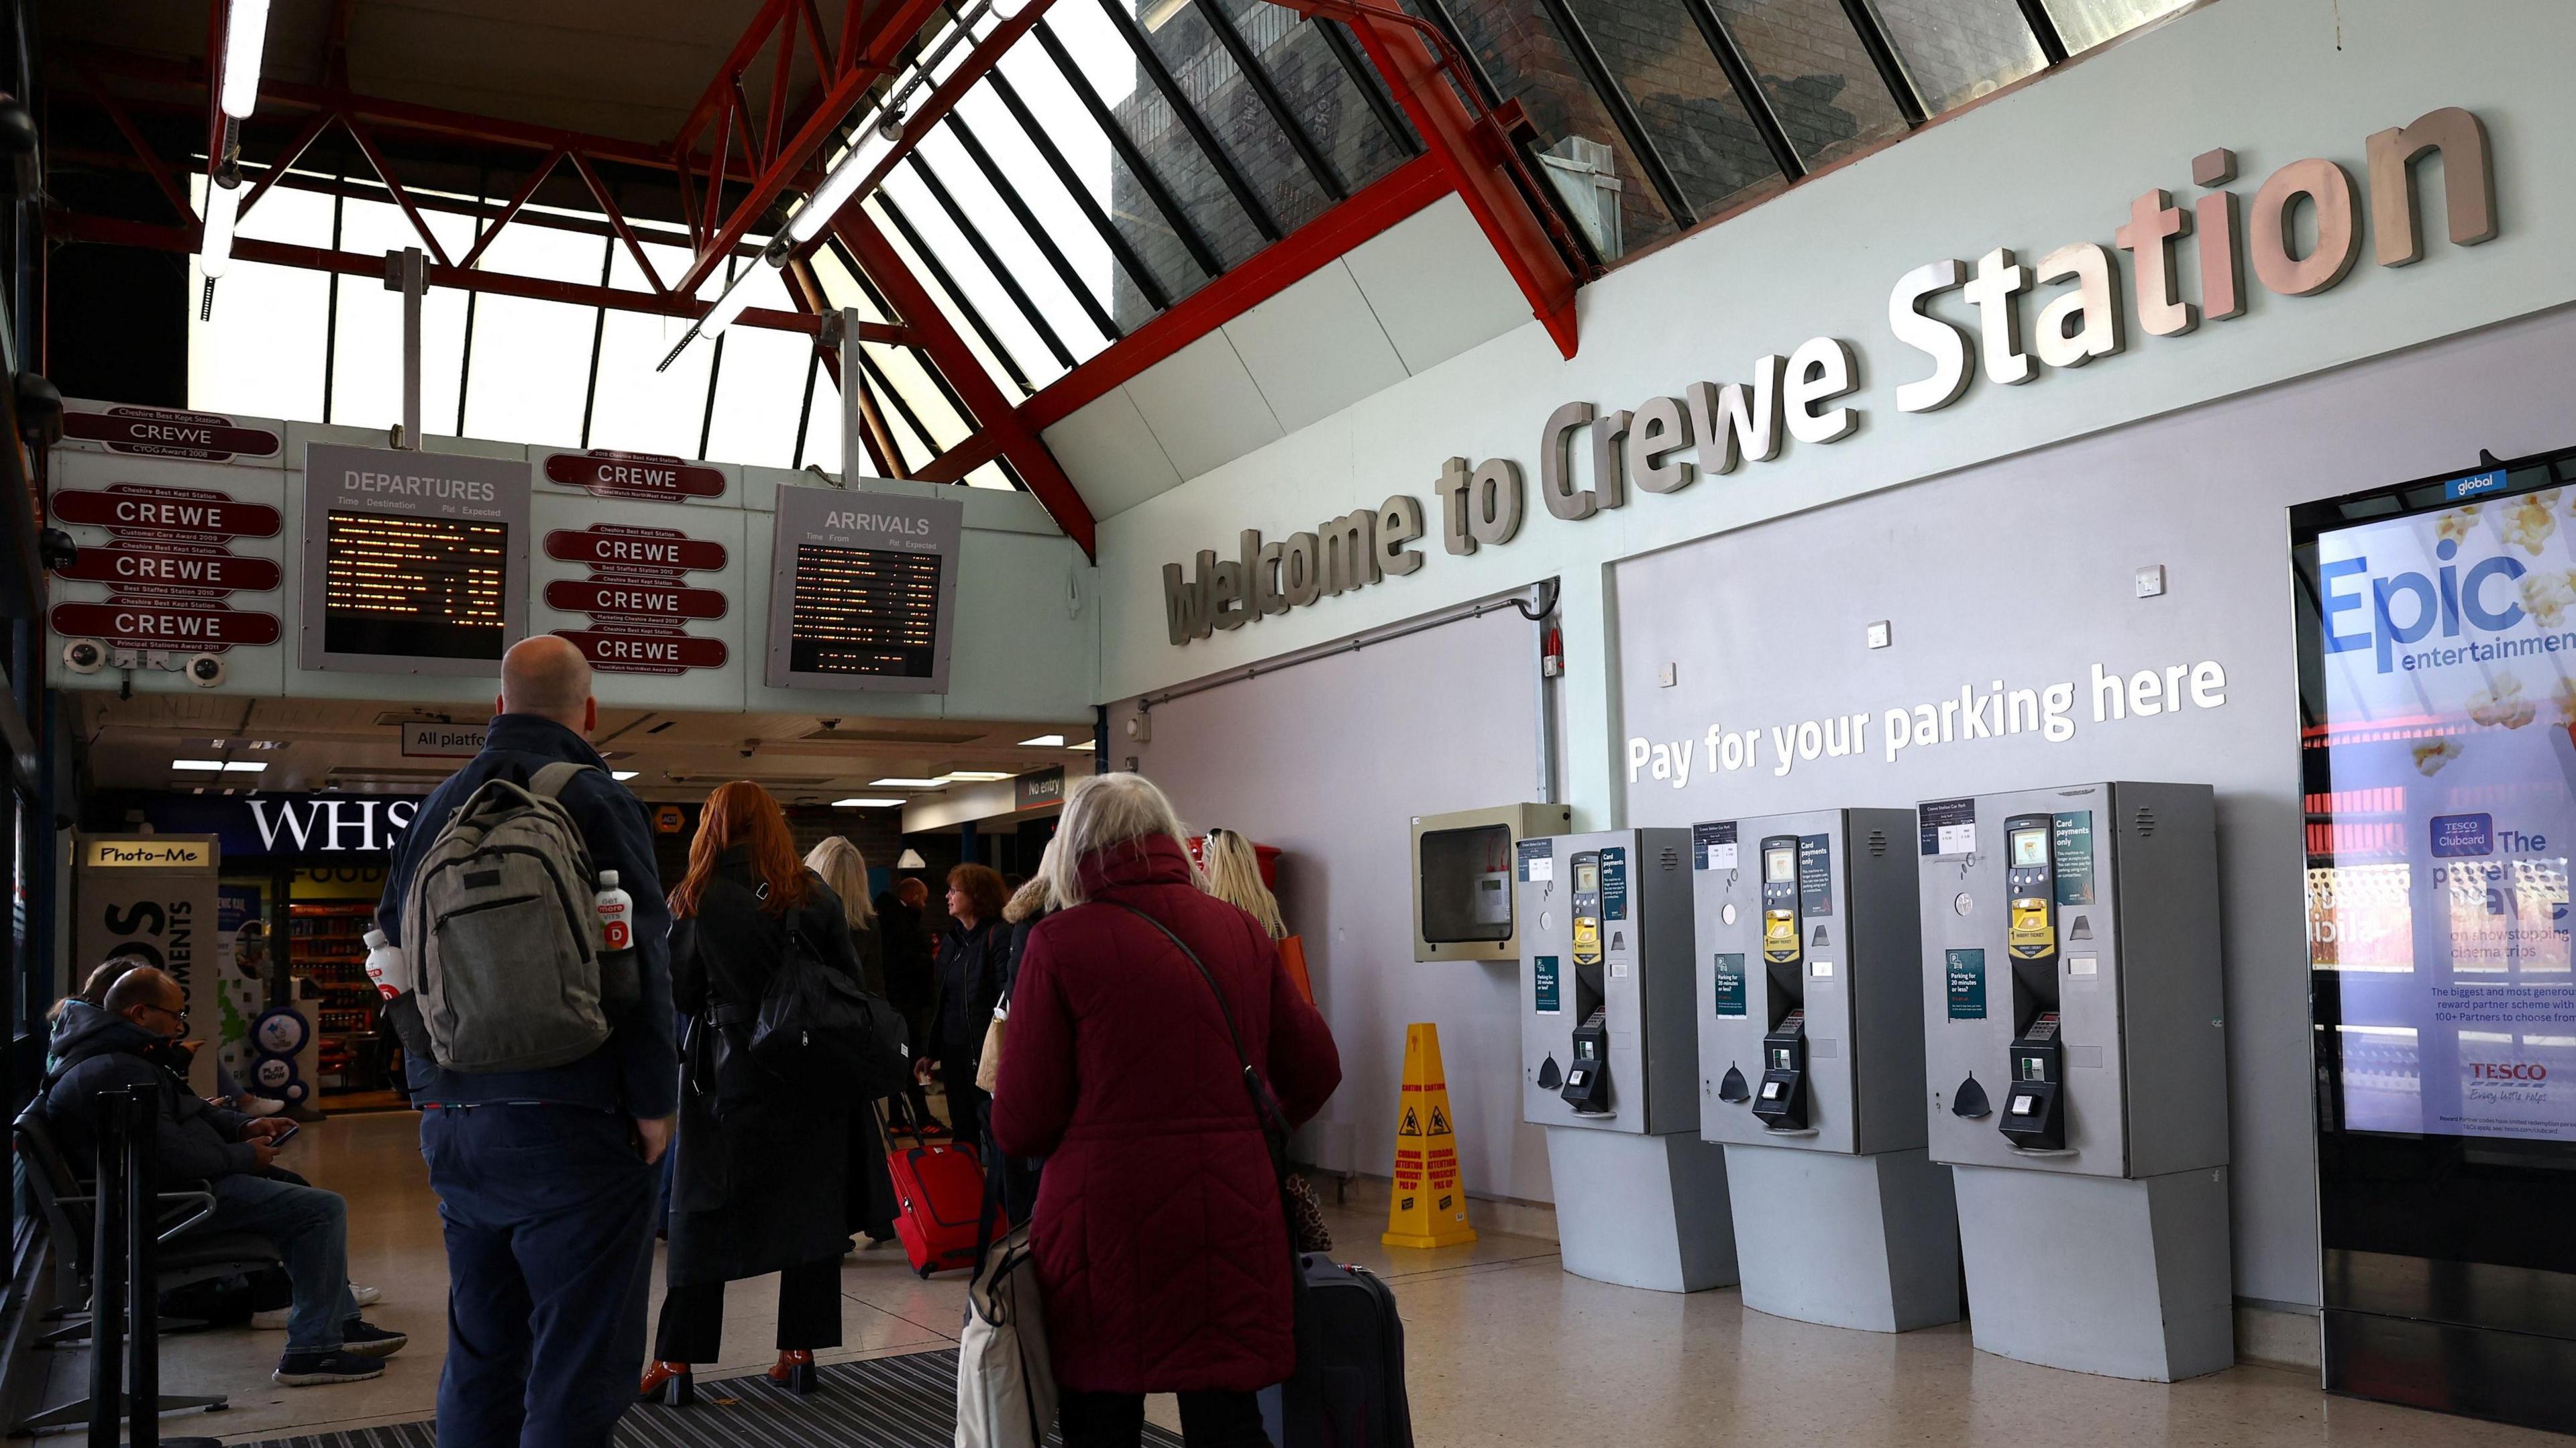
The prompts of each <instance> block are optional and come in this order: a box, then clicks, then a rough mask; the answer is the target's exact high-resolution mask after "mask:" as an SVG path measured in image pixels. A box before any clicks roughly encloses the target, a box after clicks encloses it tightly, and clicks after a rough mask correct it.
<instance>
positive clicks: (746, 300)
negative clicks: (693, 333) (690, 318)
mask: <svg viewBox="0 0 2576 1448" xmlns="http://www.w3.org/2000/svg"><path fill="white" fill-rule="evenodd" d="M758 274H759V264H758V263H757V262H755V263H753V264H752V265H750V266H746V267H744V268H743V269H742V270H741V271H738V272H736V273H734V278H733V285H732V286H729V287H727V288H725V289H724V295H723V296H720V297H718V298H716V304H715V305H714V306H712V307H709V308H708V309H707V316H706V320H705V321H703V322H700V323H698V335H699V336H701V337H707V338H711V339H712V338H715V337H720V336H722V335H724V329H725V328H727V327H730V326H732V325H733V319H734V318H736V317H739V316H741V315H742V313H743V309H744V308H745V307H748V306H750V305H751V279H752V278H753V277H754V276H757V275H758Z"/></svg>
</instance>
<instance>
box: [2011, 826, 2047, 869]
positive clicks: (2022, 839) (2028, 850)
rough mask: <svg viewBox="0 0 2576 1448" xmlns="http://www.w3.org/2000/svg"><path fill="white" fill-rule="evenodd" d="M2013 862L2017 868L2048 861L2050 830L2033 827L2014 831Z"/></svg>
mask: <svg viewBox="0 0 2576 1448" xmlns="http://www.w3.org/2000/svg"><path fill="white" fill-rule="evenodd" d="M2012 862H2013V867H2014V868H2015V869H2025V868H2028V867H2029V866H2032V865H2045V864H2047V863H2048V831H2046V830H2044V829H2040V828H2037V827H2035V826H2034V827H2033V828H2030V829H2025V830H2015V831H2013V837H2012Z"/></svg>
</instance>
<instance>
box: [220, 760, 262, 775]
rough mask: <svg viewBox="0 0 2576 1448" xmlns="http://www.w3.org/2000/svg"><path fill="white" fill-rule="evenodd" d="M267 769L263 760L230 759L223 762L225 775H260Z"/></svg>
mask: <svg viewBox="0 0 2576 1448" xmlns="http://www.w3.org/2000/svg"><path fill="white" fill-rule="evenodd" d="M267 769H268V763H267V761H265V760H250V759H230V760H226V761H225V762H224V773H226V774H261V773H265V772H266V771H267Z"/></svg>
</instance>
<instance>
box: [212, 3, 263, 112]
mask: <svg viewBox="0 0 2576 1448" xmlns="http://www.w3.org/2000/svg"><path fill="white" fill-rule="evenodd" d="M267 45H268V0H232V14H231V16H230V17H229V18H228V19H226V20H225V22H224V91H223V97H222V105H223V108H224V114H225V115H228V116H230V117H232V118H233V119H234V120H237V121H242V120H248V119H249V118H250V112H251V107H253V106H255V105H257V104H259V59H260V52H261V51H262V50H264V49H266V48H267Z"/></svg>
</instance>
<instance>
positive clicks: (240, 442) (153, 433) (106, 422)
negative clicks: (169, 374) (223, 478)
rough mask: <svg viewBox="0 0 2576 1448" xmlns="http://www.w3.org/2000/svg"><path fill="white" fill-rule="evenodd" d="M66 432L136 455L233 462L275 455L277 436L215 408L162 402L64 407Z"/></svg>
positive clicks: (65, 434) (66, 436)
mask: <svg viewBox="0 0 2576 1448" xmlns="http://www.w3.org/2000/svg"><path fill="white" fill-rule="evenodd" d="M63 436H64V437H65V438H66V439H70V440H72V441H77V442H94V443H97V444H99V445H100V446H102V447H104V448H106V449H107V450H108V451H109V452H114V453H125V454H128V455H129V456H134V457H160V458H188V459H191V460H194V461H197V462H208V463H221V462H230V461H231V460H233V459H234V458H236V457H249V458H268V457H275V456H277V452H278V447H279V443H278V437H277V434H276V433H273V432H270V431H269V430H268V429H266V428H264V427H236V426H234V424H233V420H232V419H231V418H229V417H226V416H224V415H223V414H221V413H216V412H174V411H172V410H170V409H168V408H164V407H109V408H104V409H102V410H100V411H97V412H77V411H66V412H65V413H64V414H63Z"/></svg>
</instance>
